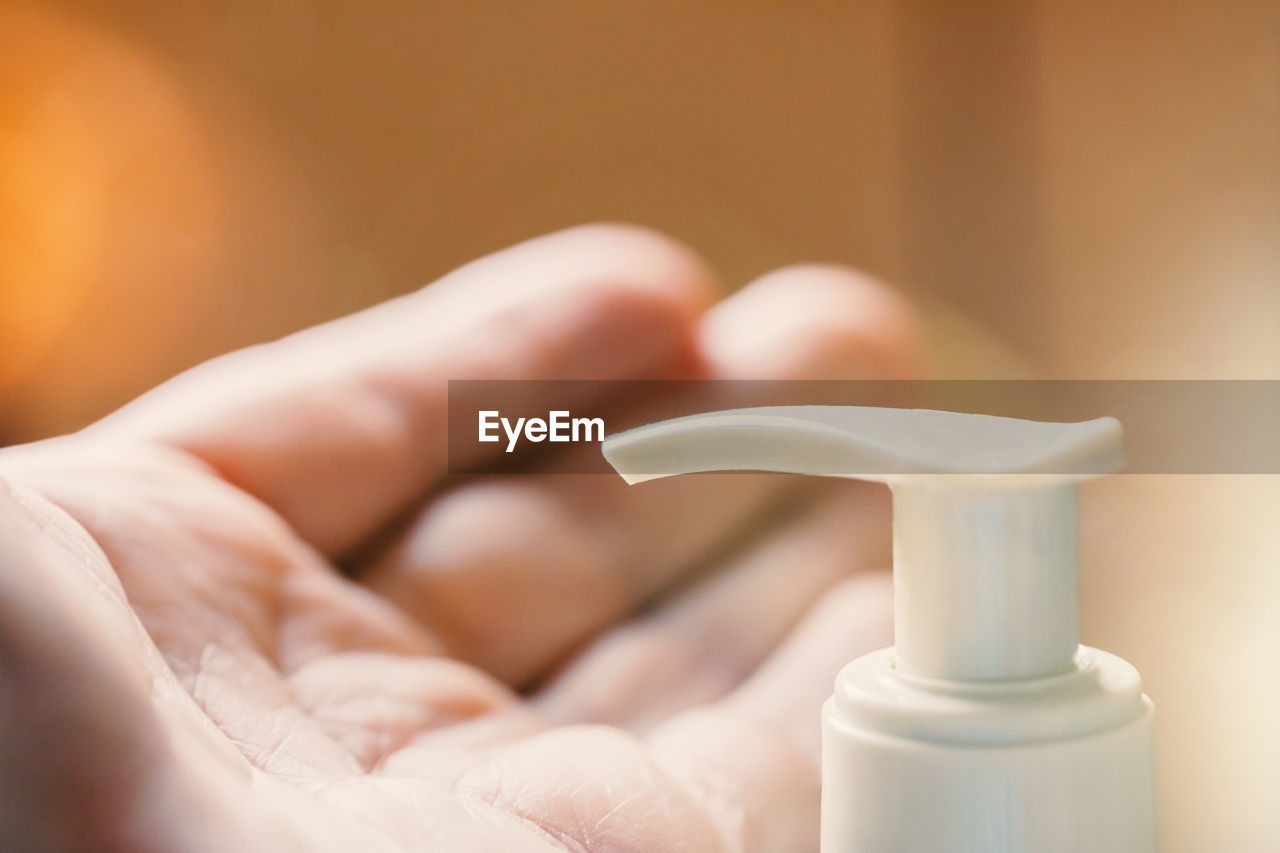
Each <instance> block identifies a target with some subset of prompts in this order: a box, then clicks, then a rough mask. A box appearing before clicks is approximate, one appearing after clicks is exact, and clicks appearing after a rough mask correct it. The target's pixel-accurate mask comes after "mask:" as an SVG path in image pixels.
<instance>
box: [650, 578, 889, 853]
mask: <svg viewBox="0 0 1280 853" xmlns="http://www.w3.org/2000/svg"><path fill="white" fill-rule="evenodd" d="M891 614H892V609H891V604H890V602H889V596H888V581H887V575H875V574H871V575H866V574H864V575H859V576H857V577H855V578H852V579H850V580H846V581H844V582H842V583H841V584H840V585H838V586H837V587H835V588H834V589H833V590H832V591H830V592H829V593H828V594H827V595H826V596H825V597H824V598H823V600H822V601H821V602H820V603H819V604H818V605H817V606H816V607H815V608H814V610H813V612H812V614H811V615H810V616H808V617H806V619H805V621H804V622H803V623H802V624H801V626H800V627H799V628H798V629H797V630H796V632H795V634H794V635H793V636H792V638H791V639H789V640H788V642H787V643H786V644H785V645H784V646H783V647H782V648H781V649H780V650H779V651H778V653H777V654H776V655H774V656H773V657H772V658H771V659H770V660H769V661H768V662H767V663H766V664H765V666H764V667H762V668H761V670H760V671H759V672H758V673H757V674H756V675H755V676H753V677H752V678H751V679H750V680H749V681H748V682H747V683H746V684H745V685H743V687H742V688H740V689H739V690H738V691H735V693H733V694H731V695H730V696H729V697H727V699H726V700H725V701H722V702H718V703H715V704H713V705H708V706H704V707H702V708H698V709H694V710H692V711H687V712H685V713H682V714H680V715H678V716H676V717H674V718H672V719H671V720H670V721H668V722H667V723H664V724H663V725H661V726H660V727H658V728H657V729H654V730H653V731H652V732H651V733H650V734H649V735H648V736H647V737H646V738H645V743H646V745H647V746H648V748H649V751H650V754H651V755H652V757H653V760H654V762H655V763H656V764H657V765H658V766H659V767H661V768H662V770H663V771H665V772H666V774H667V775H668V776H670V777H671V778H674V779H676V780H678V781H679V782H680V783H681V784H683V785H684V786H685V787H686V788H687V789H689V790H692V791H693V792H695V796H697V797H699V798H700V799H701V800H702V802H704V803H705V804H706V808H707V810H708V814H709V815H710V816H711V818H712V820H713V821H714V822H715V824H716V827H717V829H718V831H719V832H720V834H721V836H722V837H724V838H726V839H728V841H729V844H730V846H731V849H741V850H746V851H778V853H782V851H798V850H811V851H816V850H817V849H818V826H819V823H818V806H819V791H820V781H821V780H820V773H819V764H818V754H819V750H820V713H819V711H820V708H821V703H822V702H823V701H824V700H825V699H826V697H827V696H829V695H830V693H831V685H832V683H833V680H834V678H835V674H836V672H837V671H838V670H839V668H840V667H841V666H843V665H844V663H846V662H847V661H848V660H850V659H851V658H853V657H856V656H857V655H860V654H863V653H865V652H867V651H870V650H871V649H873V648H880V647H882V646H883V645H886V644H887V643H888V641H889V636H888V635H889V633H890V619H891Z"/></svg>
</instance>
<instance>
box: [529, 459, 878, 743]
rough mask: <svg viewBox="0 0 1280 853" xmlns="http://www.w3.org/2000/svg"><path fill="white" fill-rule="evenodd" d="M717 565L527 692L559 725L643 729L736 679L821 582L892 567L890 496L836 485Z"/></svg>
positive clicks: (719, 692)
mask: <svg viewBox="0 0 1280 853" xmlns="http://www.w3.org/2000/svg"><path fill="white" fill-rule="evenodd" d="M797 510H798V511H797V512H796V513H795V514H794V515H793V516H792V517H790V518H789V519H788V520H787V521H786V522H785V523H783V524H781V525H780V526H779V527H778V528H776V529H775V530H773V531H771V532H769V533H768V534H766V535H765V536H764V537H763V538H761V539H759V540H757V541H751V542H749V543H748V547H747V548H745V549H743V550H741V551H739V552H737V553H735V554H732V555H730V557H729V559H728V560H727V561H726V562H725V564H724V565H722V566H720V567H718V568H717V569H716V570H715V571H714V572H713V573H710V574H708V575H706V576H704V577H700V578H699V579H698V580H697V582H696V583H694V584H693V585H692V586H691V587H689V588H688V589H677V590H675V591H674V592H673V593H672V594H671V595H670V596H669V597H668V598H666V599H664V600H661V601H659V602H658V603H657V604H656V605H655V606H654V607H653V608H652V609H650V610H648V611H646V612H644V613H642V614H640V615H638V616H637V617H635V618H633V619H632V620H630V621H629V622H627V623H626V624H624V625H622V626H619V627H617V628H614V629H611V630H610V631H608V632H607V633H605V634H604V635H603V636H602V637H600V638H599V639H598V640H596V641H595V642H593V643H592V644H591V645H590V646H589V647H588V648H587V649H586V651H584V652H583V653H582V654H581V655H580V656H579V657H578V658H576V659H575V660H573V661H572V662H571V663H570V664H569V666H568V667H566V668H565V670H564V671H562V672H561V673H559V674H558V675H557V676H556V678H555V679H554V680H553V681H552V682H551V683H550V684H549V685H548V686H547V687H546V688H544V689H543V690H542V691H541V692H540V693H539V694H538V695H537V696H536V697H535V700H534V701H535V707H537V708H538V710H539V711H540V712H542V713H543V714H544V715H545V716H547V717H548V718H549V719H551V720H555V721H558V722H596V723H608V724H612V725H620V726H624V727H626V728H629V729H632V730H635V731H643V730H646V729H648V728H649V727H650V726H652V725H653V724H654V723H656V722H657V721H659V720H662V719H665V718H667V717H669V716H672V715H673V714H675V713H676V712H678V711H681V710H685V709H687V708H691V707H693V706H695V705H700V704H704V703H706V702H710V701H712V700H715V699H719V698H720V697H722V696H723V695H725V694H726V693H728V692H729V691H730V690H732V689H733V688H735V687H736V686H738V685H739V683H741V682H742V680H743V679H744V678H746V677H747V675H748V674H749V673H751V672H752V671H753V670H754V669H755V668H756V667H757V666H758V665H759V664H760V662H761V661H762V660H763V659H764V658H765V657H766V656H767V655H768V654H769V653H770V652H771V651H772V650H773V649H774V648H775V647H776V646H777V645H778V643H779V642H780V641H781V640H782V639H783V637H785V636H786V634H787V632H788V631H790V630H791V629H792V627H794V625H795V623H796V622H797V621H798V620H799V619H800V617H801V616H802V615H803V614H804V613H805V612H806V611H807V610H808V609H809V607H810V606H811V605H812V604H813V602H814V601H815V600H817V599H818V598H819V597H820V596H821V595H822V594H823V593H824V592H825V591H826V590H827V589H828V588H830V587H831V586H832V585H834V584H835V583H837V582H838V581H840V580H841V579H843V578H846V577H848V576H849V575H851V574H853V573H856V572H859V571H864V570H866V569H869V568H872V567H875V566H883V565H886V564H887V563H888V562H889V508H888V495H887V493H886V492H885V490H884V489H883V488H882V487H880V486H873V485H871V484H866V483H840V484H838V487H837V488H834V489H832V490H829V491H828V492H827V493H826V494H824V495H823V496H822V498H821V499H820V500H818V501H817V502H815V503H814V504H813V505H812V506H807V507H799V508H797Z"/></svg>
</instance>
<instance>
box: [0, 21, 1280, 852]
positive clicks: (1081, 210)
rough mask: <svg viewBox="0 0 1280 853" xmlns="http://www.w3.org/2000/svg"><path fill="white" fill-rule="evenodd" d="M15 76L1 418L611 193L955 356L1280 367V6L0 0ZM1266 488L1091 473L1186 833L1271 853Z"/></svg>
mask: <svg viewBox="0 0 1280 853" xmlns="http://www.w3.org/2000/svg"><path fill="white" fill-rule="evenodd" d="M0 93H2V95H3V97H2V98H0V443H10V442H18V441H25V440H29V439H33V438H39V437H43V436H46V435H50V434H53V433H57V432H62V431H66V430H72V429H76V428H78V427H80V426H82V425H84V424H85V423H87V422H89V421H91V420H93V419H95V418H97V417H99V416H101V415H102V414H104V413H106V412H108V411H110V410H111V409H112V408H114V407H116V406H118V405H119V404H121V403H123V402H124V401H126V400H127V399H129V398H130V397H132V396H134V395H136V394H137V393H139V392H141V391H143V390H145V389H146V388H148V387H150V386H151V385H153V384H155V383H156V382H158V381H160V380H162V379H164V378H166V377H168V376H169V375H171V374H173V373H174V372H176V371H178V370H181V369H182V368H185V367H187V366H190V365H192V364H194V363H196V362H198V361H201V360H203V359H205V358H207V357H209V356H212V355H214V354H217V353H220V352H223V351H225V350H227V349H230V348H234V347H237V346H241V345H244V344H248V343H253V342H257V341H261V340H264V339H268V338H272V337H275V336H279V335H281V334H284V333H286V332H289V331H292V330H294V329H297V328H300V327H302V326H305V325H309V324H312V323H315V322H317V321H320V320H324V319H327V318H330V317H334V316H337V315H340V314H343V313H347V312H349V311H352V310H355V309H357V308H360V307H362V306H364V305H367V304H370V303H373V302H376V301H379V300H381V299H384V298H386V297H388V296H392V295H394V294H398V293H401V292H404V291H407V290H410V289H413V288H415V287H417V286H419V285H421V284H423V283H425V282H428V281H430V280H432V279H434V278H436V277H438V276H440V275H441V274H443V273H445V272H447V271H448V270H449V269H451V268H452V267H454V266H457V265H458V264H461V263H463V262H465V261H467V260H469V259H471V258H473V257H476V256H478V255H482V254H485V253H488V252H490V251H493V250H495V249H498V248H500V247H502V246H504V245H507V244H510V243H513V242H516V241H519V240H521V239H524V238H527V237H530V236H533V235H536V234H538V233H541V232H545V231H548V230H552V229H556V228H560V227H563V226H567V225H571V224H575V223H579V222H583V221H589V220H599V219H621V220H631V221H636V222H641V223H645V224H648V225H652V226H655V227H657V228H661V229H664V230H667V231H670V232H671V233H673V234H675V235H677V236H679V237H681V238H683V239H684V240H686V241H688V242H690V243H692V244H693V245H695V246H696V247H698V248H699V249H700V250H702V251H703V252H704V253H705V254H706V256H707V257H708V258H709V259H710V260H711V261H712V262H713V263H715V264H716V265H717V266H718V267H719V269H721V270H722V271H723V272H724V274H725V276H726V278H727V279H728V280H729V281H730V282H734V283H739V282H742V281H744V280H745V279H747V278H749V277H751V276H753V275H755V274H758V273H760V272H763V271H765V270H766V269H768V268H770V267H773V266H776V265H779V264H786V263H791V262H795V261H801V260H826V261H838V262H843V263H848V264H853V265H856V266H860V267H862V268H863V269H865V270H868V271H870V272H872V273H874V274H876V275H878V276H880V277H882V278H885V279H887V280H889V281H892V282H894V283H895V284H897V285H898V286H900V287H902V288H903V289H904V290H905V291H907V292H908V293H909V294H910V295H911V296H912V297H913V298H915V299H916V300H917V301H918V302H919V304H920V305H921V306H922V310H923V312H924V314H925V316H926V321H927V323H928V325H929V327H930V330H931V332H932V335H933V340H934V345H933V350H934V352H933V363H932V368H931V371H932V375H934V376H937V377H966V378H990V377H1021V376H1045V377H1065V378H1151V379H1158V378H1273V379H1275V378H1280V3H1277V2H1275V0H1235V2H1230V3H1215V2H1211V1H1210V0H1198V2H1190V0H1162V2H1155V0H1151V2H1100V1H1099V2H1066V1H1065V0H1063V2H1049V0H1033V1H1032V2H1013V0H1008V2H992V1H991V0H982V2H972V3H956V2H951V0H918V2H902V3H878V2H861V3H844V2H836V0H830V2H818V0H807V1H806V2H796V3H782V2H764V0H755V1H754V2H731V3H730V2H703V3H698V4H690V3H680V2H646V3H587V2H566V0H543V2H539V3H517V2H492V1H491V0H472V2H468V3H465V4H462V3H449V4H444V3H423V2H419V0H401V2H393V1H392V0H376V2H359V3H357V2H353V0H346V2H330V3H324V4H321V3H313V2H307V0H262V1H261V2H245V0H219V2H204V3H181V4H175V3H167V2H160V0H124V1H123V2H114V3H110V4H102V3H95V2H87V0H86V2H66V3H60V4H50V3H26V2H15V0H8V2H6V3H5V4H4V5H3V6H2V7H0ZM1278 512H1280V478H1277V477H1264V476H1254V477H1248V476H1233V477H1225V476H1223V477H1171V476H1167V477H1132V476H1131V477H1117V478H1112V479H1111V480H1110V481H1107V482H1103V483H1099V484H1096V485H1091V486H1090V487H1089V488H1088V490H1087V492H1086V511H1085V515H1084V525H1085V527H1086V534H1087V535H1086V538H1085V553H1084V557H1085V561H1086V564H1085V567H1084V577H1083V584H1084V594H1085V601H1084V605H1085V606H1084V622H1085V624H1084V637H1085V640H1086V642H1089V643H1090V644H1093V645H1098V646H1101V647H1103V648H1107V649H1109V650H1111V651H1115V652H1117V653H1119V654H1121V655H1123V656H1124V657H1126V658H1128V659H1129V660H1131V661H1132V662H1134V663H1135V664H1136V665H1137V666H1138V667H1139V669H1140V670H1141V671H1142V672H1143V674H1144V676H1145V679H1146V681H1147V685H1148V692H1149V693H1150V694H1151V695H1152V697H1153V698H1154V699H1155V701H1156V703H1157V706H1158V708H1159V716H1158V721H1159V722H1158V729H1159V750H1160V753H1159V761H1160V768H1159V769H1160V784H1161V790H1160V796H1161V808H1162V822H1163V823H1162V829H1163V849H1165V850H1167V851H1179V853H1181V851H1186V853H1202V851H1210V850H1213V851H1218V850H1222V851H1231V853H1254V851H1257V853H1264V851H1270V853H1274V851H1276V850H1280V621H1278V620H1277V619H1276V615H1277V614H1280V525H1277V523H1276V521H1277V513H1278ZM783 582H785V581H783ZM815 714H816V709H815Z"/></svg>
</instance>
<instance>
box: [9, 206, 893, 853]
mask: <svg viewBox="0 0 1280 853" xmlns="http://www.w3.org/2000/svg"><path fill="white" fill-rule="evenodd" d="M715 300H716V297H715V285H714V283H713V282H712V280H711V276H710V274H709V273H708V272H706V271H705V269H704V268H703V267H702V265H701V264H700V263H699V262H698V261H697V260H696V259H695V258H694V257H693V256H691V255H690V254H689V253H688V252H687V250H685V249H683V248H681V247H679V246H678V245H676V244H674V243H671V242H670V241H668V240H666V239H665V238H662V237H659V236H657V235H654V234H652V233H649V232H646V231H642V230H639V229H633V228H626V227H620V226H589V227H585V228H579V229H573V230H570V231H566V232H562V233H559V234H555V235H552V236H549V237H544V238H541V239H539V240H535V241H532V242H530V243H526V244H522V245H520V246H517V247H515V248H512V249H509V250H507V251H504V252H501V253H499V254H497V255H493V256H491V257H489V258H486V259H484V260H481V261H479V262H476V263H474V264H471V265H469V266H467V267H464V268H462V269H461V270H459V271H457V272H455V273H453V274H451V275H449V276H447V277H446V278H445V279H443V280H441V281H440V282H438V283H436V284H434V285H431V286H430V287H427V288H425V289H423V290H422V291H420V292H418V293H415V294H412V295H410V296H407V297H403V298H401V299H398V300H395V301H392V302H390V303H386V304H384V305H381V306H377V307H375V308H373V309H370V310H368V311H365V312H362V313H360V314H357V315H354V316H352V317H349V318H345V319H343V320H339V321H336V322H334V323H331V324H327V325H325V326H321V327H317V328H315V329H311V330H308V331H305V332H302V333H299V334H297V335H294V336H291V337H289V338H286V339H284V340H282V341H279V342H276V343H273V344H268V345H264V346H259V347H252V348H249V349H246V350H243V351H240V352H236V353H233V354H231V355H228V356H225V357H223V358H220V359H217V360H215V361H213V362H210V363H208V364H206V365H203V366H201V367H198V368H196V369H194V370H192V371H189V372H188V373H186V374H184V375H182V376H180V377H178V378H177V379H175V380H173V381H172V382H170V383H168V384H166V385H164V386H161V387H160V388H158V389H156V390H155V391H153V392H151V393H150V394H148V395H146V396H144V397H142V398H140V399H139V400H138V401H136V402H135V403H133V404H131V405H130V406H128V407H126V408H125V409H123V410H121V411H120V412H118V413H116V414H115V415H113V416H111V417H109V418H107V419H106V420H105V421H103V422H101V423H99V424H97V425H95V426H93V427H90V428H89V429H87V430H85V431H84V432H82V433H79V434H76V435H73V436H68V437H65V438H60V439H55V440H52V441H48V442H42V443H39V444H36V445H30V446H25V447H18V448H10V449H8V450H6V451H4V452H3V453H0V475H2V476H3V478H4V479H3V480H0V849H5V850H10V849H12V850H38V849H95V850H122V851H123V850H128V851H141V853H147V851H178V850H180V851H223V850H247V849H260V850H272V851H275V850H290V849H298V850H339V851H349V850H362V851H363V850H442V851H451V853H452V852H453V851H512V853H523V851H530V853H533V851H564V850H570V851H592V853H595V851H621V850H638V851H656V850H662V851H684V850H688V851H720V850H724V851H740V850H741V851H772V850H778V851H788V853H792V851H799V850H806V849H815V848H816V836H817V803H818V800H817V793H818V775H817V767H816V742H817V732H818V708H819V705H820V703H821V701H822V700H823V698H825V696H826V695H827V694H828V693H829V691H830V684H831V680H832V678H833V677H834V674H835V671H836V670H837V669H838V667H839V666H840V665H841V664H843V663H844V662H845V661H847V660H848V659H850V658H852V657H854V656H855V655H857V654H859V653H861V652H863V651H867V650H869V649H872V648H876V647H879V646H883V645H887V644H888V642H889V618H890V613H889V606H888V598H887V595H888V583H887V580H886V579H885V577H884V575H883V574H882V573H878V572H869V571H862V570H865V569H869V568H871V567H875V566H878V565H880V566H882V565H886V564H887V562H888V545H887V540H888V521H887V505H886V501H885V495H884V494H883V493H882V492H881V491H880V490H879V489H877V488H876V487H872V486H867V485H860V484H848V483H839V484H834V485H832V484H822V485H813V484H808V483H803V484H802V483H800V482H799V481H797V480H795V479H793V478H788V477H780V476H754V475H751V476H746V475H734V476H731V477H727V476H723V475H701V476H695V477H687V478H677V479H674V480H670V481H662V482H654V483H649V484H645V485H644V486H642V487H635V488H630V489H628V488H627V487H626V486H624V485H623V484H622V483H621V481H619V480H616V479H614V478H609V477H600V476H590V475H568V474H559V475H555V476H537V475H528V474H522V475H518V476H516V475H511V476H495V477H485V478H479V479H474V480H464V481H462V482H457V481H454V480H446V478H445V473H446V459H445V452H446V449H445V445H446V443H445V440H444V435H443V424H444V419H445V403H446V381H447V379H451V378H452V379H458V378H489V377H495V378H504V379H521V378H557V379H573V378H610V379H626V378H678V377H712V378H897V377H902V376H904V375H910V374H911V372H912V371H913V369H914V362H915V359H916V345H915V343H914V328H913V325H912V321H911V318H910V316H909V313H908V312H907V310H906V309H905V308H904V307H903V306H902V304H901V303H900V302H899V301H898V300H897V298H896V297H894V296H893V295H892V294H891V293H889V292H888V291H887V290H885V289H884V288H883V287H881V286H880V285H877V284H875V283H873V282H870V281H868V280H867V279H865V278H863V277H861V276H858V275H856V274H854V273H851V272H847V271H843V270H839V269H835V268H829V267H798V268H794V269H788V270H782V271H779V272H776V273H773V274H771V275H769V276H766V277H764V278H763V279H761V280H759V281H757V282H755V283H753V284H751V285H748V286H747V287H746V288H745V289H743V290H742V291H740V292H738V293H737V294H735V295H733V296H730V297H728V298H727V299H724V300H723V301H720V302H716V301H715ZM550 464H551V465H554V464H555V462H554V461H553V462H551V463H550ZM338 566H341V569H342V570H341V571H339V570H336V568H337V567H338Z"/></svg>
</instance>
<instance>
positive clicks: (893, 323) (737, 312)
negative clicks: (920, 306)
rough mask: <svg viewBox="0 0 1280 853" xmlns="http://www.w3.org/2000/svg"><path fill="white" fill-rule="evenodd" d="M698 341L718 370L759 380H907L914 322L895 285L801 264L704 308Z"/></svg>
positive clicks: (918, 356)
mask: <svg viewBox="0 0 1280 853" xmlns="http://www.w3.org/2000/svg"><path fill="white" fill-rule="evenodd" d="M699 343H700V346H701V348H702V350H703V351H704V353H705V354H706V358H707V360H708V361H709V363H711V364H712V365H714V366H715V367H716V368H717V369H718V370H719V371H720V372H721V373H723V374H725V375H728V376H732V377H745V378H758V379H774V378H778V379H781V378H787V379H896V380H901V379H911V378H915V377H917V376H919V375H920V373H921V371H922V368H923V361H924V344H923V336H922V333H921V328H920V323H919V321H918V319H917V317H916V314H915V312H914V310H913V309H912V308H911V306H910V305H909V303H908V302H907V300H906V299H905V298H904V297H903V296H902V294H901V293H899V292H898V291H897V290H895V289H894V288H892V287H890V286H888V285H886V284H884V283H883V282H881V281H879V280H877V279H875V278H874V277H872V276H869V275H866V274H865V273H861V272H858V271H856V270H853V269H849V268H847V267H842V266H837V265H831V264H802V265H796V266H791V267H785V268H783V269H779V270H775V271H773V272H770V273H768V274H766V275H764V276H761V277H760V278H758V279H756V280H755V281H752V282H751V283H750V284H748V285H747V286H746V287H744V288H743V289H742V290H740V291H738V292H737V293H736V294H734V295H733V296H732V297H730V298H729V299H726V300H725V301H724V302H723V303H721V304H720V305H718V306H717V307H716V308H715V309H713V310H712V311H709V312H708V313H707V315H706V317H705V319H704V321H703V323H702V327H701V329H700V333H699Z"/></svg>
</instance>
